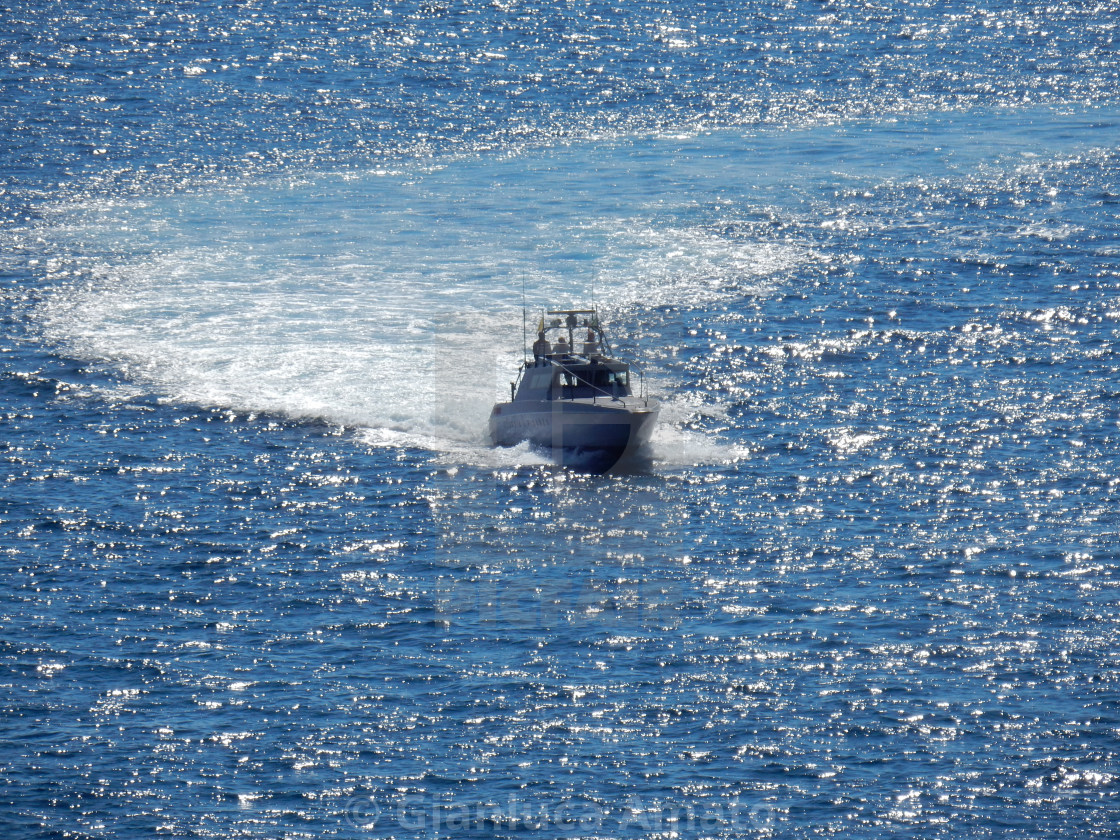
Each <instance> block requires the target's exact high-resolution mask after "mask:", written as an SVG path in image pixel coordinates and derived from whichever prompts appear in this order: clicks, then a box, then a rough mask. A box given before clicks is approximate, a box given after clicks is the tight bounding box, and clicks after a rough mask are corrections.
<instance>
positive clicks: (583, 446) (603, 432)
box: [490, 309, 659, 472]
mask: <svg viewBox="0 0 1120 840" xmlns="http://www.w3.org/2000/svg"><path fill="white" fill-rule="evenodd" d="M546 315H547V316H548V318H547V320H546V318H545V316H541V320H540V323H539V325H538V328H537V340H536V342H535V343H534V344H533V351H532V358H528V357H526V358H525V359H523V361H522V363H521V365H520V367H519V368H518V373H517V379H516V380H515V381H513V382H511V383H510V399H509V402H500V403H498V404H496V405H495V406H494V408H493V410H492V411H491V412H490V438H491V440H492V441H493V443H494V445H495V446H516V445H518V444H520V443H523V442H526V441H527V442H528V443H529V444H530V445H531V446H533V447H534V448H536V449H540V450H543V451H544V452H546V453H547V454H548V455H550V456H551V457H552V458H553V459H554V460H555V461H556V462H557V463H559V464H562V465H564V466H570V467H576V468H579V469H585V470H587V471H590V472H606V471H607V470H609V469H611V468H612V467H614V466H615V465H616V464H619V463H620V462H623V463H626V462H629V461H631V460H632V459H633V458H634V457H635V456H636V455H638V453H639V451H640V450H641V449H642V447H643V445H644V444H646V443H647V442H648V441H649V439H650V435H651V434H652V433H653V429H654V426H655V424H656V420H657V412H658V409H659V405H658V403H657V401H656V400H654V399H651V398H650V397H649V396H648V395H647V394H646V390H645V377H644V376H643V375H642V373H641V371H640V370H639V369H638V368H637V367H636V366H633V365H631V364H630V363H629V362H627V361H625V360H622V359H618V358H615V357H614V356H613V355H612V353H611V348H610V345H609V344H608V343H607V337H606V335H605V334H604V332H603V328H602V326H601V325H600V323H599V317H598V315H597V313H596V311H595V310H594V309H558V310H549V311H548V312H546ZM635 379H637V383H635ZM635 385H636V386H637V387H635Z"/></svg>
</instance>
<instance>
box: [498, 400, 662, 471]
mask: <svg viewBox="0 0 1120 840" xmlns="http://www.w3.org/2000/svg"><path fill="white" fill-rule="evenodd" d="M657 410H658V407H657V404H656V403H654V402H653V401H652V400H637V399H626V400H622V399H619V400H602V399H600V400H541V401H537V400H515V401H514V402H507V403H499V404H498V405H496V406H494V409H493V411H492V412H491V413H490V439H491V440H492V441H493V443H494V445H495V446H516V445H517V444H519V443H523V442H526V441H527V442H528V443H529V444H531V445H532V446H534V447H535V448H537V449H541V450H544V451H545V452H547V453H548V454H549V455H550V456H551V457H552V458H553V459H554V460H555V461H557V463H560V464H563V465H565V466H572V467H577V468H581V469H586V470H588V471H592V472H606V471H607V470H609V469H611V468H612V467H613V466H615V464H617V463H619V462H620V461H628V460H630V459H631V458H632V457H633V456H634V455H635V454H636V453H637V452H638V450H639V449H640V448H641V447H642V445H643V444H645V443H647V442H648V441H649V439H650V435H652V434H653V427H654V425H655V421H656V418H657Z"/></svg>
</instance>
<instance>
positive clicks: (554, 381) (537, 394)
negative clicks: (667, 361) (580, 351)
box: [515, 358, 631, 400]
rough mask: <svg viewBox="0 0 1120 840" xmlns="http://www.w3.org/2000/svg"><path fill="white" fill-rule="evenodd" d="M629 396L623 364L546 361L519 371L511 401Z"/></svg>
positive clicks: (601, 361)
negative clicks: (519, 374)
mask: <svg viewBox="0 0 1120 840" xmlns="http://www.w3.org/2000/svg"><path fill="white" fill-rule="evenodd" d="M630 395H631V392H630V368H629V367H628V366H627V365H626V363H625V362H617V361H613V360H611V361H607V360H603V359H594V358H593V359H591V360H590V361H586V362H585V361H582V360H580V361H570V360H565V361H564V362H560V361H553V360H551V359H546V360H542V361H539V362H537V363H536V364H532V365H528V366H527V367H526V368H525V369H524V370H523V372H522V375H521V384H520V387H519V388H518V389H517V395H516V397H515V399H516V400H574V399H593V398H597V397H603V398H606V399H617V398H618V397H629V396H630Z"/></svg>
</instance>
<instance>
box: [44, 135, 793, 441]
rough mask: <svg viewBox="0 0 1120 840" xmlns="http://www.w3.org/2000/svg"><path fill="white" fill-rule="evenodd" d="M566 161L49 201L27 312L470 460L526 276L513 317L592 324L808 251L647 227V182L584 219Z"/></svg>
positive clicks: (229, 390) (181, 373) (517, 342)
mask: <svg viewBox="0 0 1120 840" xmlns="http://www.w3.org/2000/svg"><path fill="white" fill-rule="evenodd" d="M651 142H652V141H651ZM542 154H547V153H542ZM557 154H561V153H557ZM571 155H572V153H571V150H570V149H565V150H564V151H563V153H562V154H561V158H562V160H561V163H560V164H557V165H556V166H554V167H553V168H552V169H549V168H548V167H543V168H542V167H539V166H538V169H537V170H534V175H533V177H532V178H526V177H525V176H524V172H523V170H524V169H525V166H526V164H525V162H524V161H509V160H505V159H503V160H500V161H497V160H496V161H484V160H474V161H467V162H463V163H462V164H454V163H449V164H448V165H446V166H442V167H433V168H428V169H425V170H421V169H418V168H412V169H408V168H401V169H400V170H398V171H392V172H389V171H385V170H378V171H377V172H371V173H369V174H368V175H366V176H364V177H355V176H354V175H353V174H352V173H351V174H348V175H346V176H335V175H329V174H323V175H305V176H303V177H302V178H300V179H299V180H298V181H297V180H294V179H288V180H284V181H271V182H261V183H256V184H250V183H238V184H228V185H224V186H223V187H221V188H219V189H215V190H212V191H209V192H202V191H199V192H195V193H189V192H184V193H180V194H176V195H173V196H148V197H145V198H142V199H141V198H137V199H131V200H130V199H116V200H113V201H107V202H101V203H99V204H98V205H96V206H94V205H89V206H86V207H82V206H67V207H65V208H58V209H57V211H56V212H54V213H53V214H48V215H49V217H50V222H49V223H47V224H46V225H45V227H44V228H43V229H41V230H38V231H35V232H34V235H35V236H37V237H39V239H40V241H43V240H49V241H50V242H51V245H52V247H53V248H54V250H55V254H56V255H55V256H54V257H53V258H52V268H51V271H52V272H53V274H52V275H51V276H52V279H54V280H55V281H56V285H55V286H54V287H53V288H52V289H51V290H50V292H49V294H48V295H47V296H46V298H45V300H44V301H43V302H42V304H41V305H40V306H39V307H38V309H37V310H36V311H35V312H34V314H33V317H34V318H35V320H36V322H37V323H38V325H39V328H40V329H41V331H42V333H43V335H44V337H45V338H46V339H47V340H48V341H50V342H52V343H54V344H56V345H58V346H60V347H62V348H63V349H64V350H65V352H67V353H69V354H72V355H75V356H78V357H81V358H85V359H90V360H95V361H99V362H103V363H106V364H108V365H109V366H111V367H112V368H114V369H115V370H117V371H119V372H120V373H122V374H123V375H124V376H125V378H126V379H127V380H128V381H130V382H132V383H135V384H137V385H139V386H140V387H142V388H144V389H147V390H149V391H150V392H152V393H155V394H157V395H159V396H161V397H163V398H166V399H169V400H177V401H183V402H189V403H194V404H200V405H206V406H218V407H226V408H231V409H235V410H245V411H253V412H268V413H273V414H278V415H282V416H287V417H292V418H317V419H323V420H326V421H328V422H333V423H339V424H343V425H348V426H357V427H362V428H365V429H367V430H368V432H367V434H366V435H365V439H366V440H367V441H368V442H369V443H371V444H375V445H381V444H384V445H402V444H404V445H414V446H421V447H424V448H428V449H432V450H435V451H439V452H448V453H457V457H464V458H467V456H466V455H464V452H467V451H469V452H470V453H472V454H470V456H469V458H467V460H472V459H477V458H479V457H485V458H489V457H492V456H491V455H485V456H479V455H478V454H477V453H478V451H479V450H481V449H482V448H484V445H485V434H486V432H485V429H486V417H487V415H488V412H489V410H490V407H491V405H492V404H493V402H494V401H495V398H496V397H501V396H503V395H505V394H508V384H507V383H508V380H509V379H510V378H512V376H513V375H514V373H515V371H516V366H517V362H518V360H519V358H520V353H521V346H522V310H521V307H522V297H521V295H522V288H523V287H524V288H525V290H526V292H527V294H528V304H529V309H530V312H531V316H530V321H531V320H532V318H533V317H535V313H536V312H538V311H539V310H540V309H541V308H543V307H545V306H546V305H569V304H585V303H588V302H589V298H590V296H591V292H592V290H594V293H595V295H596V297H597V300H598V302H599V304H600V306H602V304H603V302H604V301H608V302H610V303H609V304H608V306H607V307H605V309H607V310H608V311H606V312H605V313H604V314H605V315H606V317H607V318H609V317H610V316H611V314H613V313H612V312H611V311H610V310H611V308H612V307H619V308H620V309H624V310H631V309H632V310H633V317H638V318H640V317H642V314H641V308H642V307H646V306H649V305H654V304H657V303H658V302H666V301H675V302H681V301H687V302H688V303H690V304H702V303H703V302H704V301H705V300H711V299H716V298H720V297H723V296H727V295H731V294H745V293H751V292H757V291H758V290H759V289H760V288H762V287H764V286H765V284H766V283H767V282H769V281H770V278H772V277H773V276H774V275H775V274H776V273H780V272H782V271H785V270H787V269H788V268H790V267H791V266H793V265H795V264H796V263H797V262H798V261H799V260H802V259H805V258H806V255H805V254H804V253H803V252H802V251H801V250H799V249H798V248H795V247H793V246H788V245H784V244H775V243H756V242H752V241H750V240H749V239H745V238H742V237H730V236H721V235H719V234H717V233H714V232H712V231H710V230H706V229H704V228H703V226H696V227H693V228H690V227H688V226H686V225H684V224H683V223H682V224H676V225H657V224H654V223H653V222H652V221H651V217H650V216H649V215H648V214H646V215H642V214H640V213H635V210H638V209H643V208H644V202H646V201H647V198H648V197H647V196H646V195H645V193H643V192H642V190H641V189H637V188H635V189H636V190H637V192H636V194H635V195H631V196H628V195H626V194H625V191H620V190H619V189H618V187H617V185H616V186H613V187H612V189H613V192H612V193H611V195H612V200H614V201H616V202H617V203H618V204H620V205H621V209H622V210H623V211H625V212H618V211H617V210H612V212H610V213H604V214H602V215H598V216H596V215H594V214H592V213H589V212H588V208H589V203H590V205H591V206H594V202H593V201H592V202H589V200H588V199H587V196H586V194H585V193H586V191H587V190H588V189H589V187H587V186H586V178H587V175H586V173H585V172H584V171H583V167H584V166H585V163H584V162H582V160H581V159H580V158H579V157H578V156H576V157H574V158H573V157H572V156H571ZM538 163H539V162H538ZM561 164H562V165H561ZM564 167H569V169H570V171H565V170H564ZM556 170H559V172H557V171H556ZM542 172H543V174H540V173H542ZM538 175H539V177H538ZM515 176H520V178H521V180H520V181H517V180H516V177H515ZM503 178H510V179H513V180H514V183H513V185H512V186H507V185H506V184H504V183H503V182H502V179H503ZM572 179H577V180H579V183H581V184H584V186H583V187H581V189H582V190H583V191H584V193H581V194H578V195H575V196H574V197H573V195H572V190H571V186H572V183H571V181H572ZM691 200H692V199H691V197H690V198H689V201H691ZM658 212H660V211H658ZM75 278H77V279H75ZM529 329H530V331H531V330H532V324H531V323H530V326H529ZM530 337H531V336H530ZM672 428H673V423H672V421H671V420H670V421H668V422H667V424H663V430H662V431H660V432H659V433H658V438H657V439H656V442H655V447H656V448H657V451H658V452H659V453H660V454H661V455H663V456H664V457H665V458H666V459H667V460H673V461H676V460H677V459H679V458H682V457H683V458H685V459H686V460H688V459H691V458H694V457H701V458H703V459H708V458H709V455H703V454H699V455H698V454H697V453H700V450H702V449H704V448H705V446H706V444H704V443H703V442H702V441H700V440H698V439H693V437H692V436H691V435H690V434H689V433H686V432H673V431H669V430H670V429H672ZM681 453H690V454H686V455H682V454H681ZM493 457H512V458H513V459H514V460H515V461H518V462H525V461H526V459H530V458H532V457H535V456H531V455H530V454H528V453H517V452H513V453H505V454H504V455H498V456H493ZM730 457H731V458H732V459H733V458H734V457H735V456H734V455H731V456H730Z"/></svg>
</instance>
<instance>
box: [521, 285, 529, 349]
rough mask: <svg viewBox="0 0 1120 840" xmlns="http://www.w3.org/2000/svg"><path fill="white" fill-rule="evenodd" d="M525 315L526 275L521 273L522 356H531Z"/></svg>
mask: <svg viewBox="0 0 1120 840" xmlns="http://www.w3.org/2000/svg"><path fill="white" fill-rule="evenodd" d="M525 319H526V315H525V275H524V274H522V275H521V358H523V359H527V358H529V327H528V326H527V324H526V320H525Z"/></svg>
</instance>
